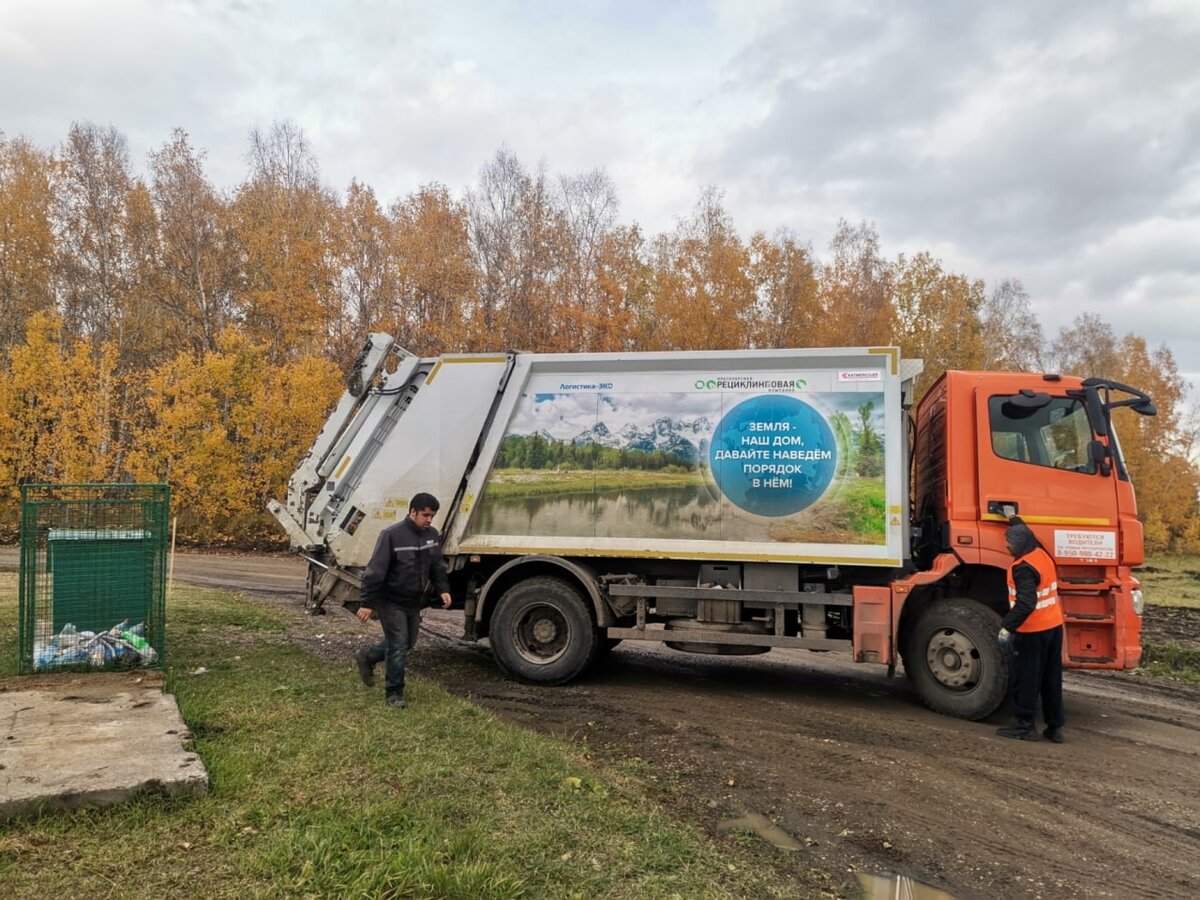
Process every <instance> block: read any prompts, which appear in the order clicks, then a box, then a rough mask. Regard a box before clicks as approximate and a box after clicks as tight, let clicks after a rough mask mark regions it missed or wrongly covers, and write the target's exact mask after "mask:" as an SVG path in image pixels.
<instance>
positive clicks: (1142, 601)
mask: <svg viewBox="0 0 1200 900" xmlns="http://www.w3.org/2000/svg"><path fill="white" fill-rule="evenodd" d="M1129 596H1130V597H1132V598H1133V611H1134V612H1135V613H1137V614H1138V615H1139V616H1140V615H1141V614H1142V610H1144V609H1145V608H1146V598H1145V597H1143V596H1142V591H1141V589H1140V588H1136V589H1134V590H1132V591H1130V592H1129Z"/></svg>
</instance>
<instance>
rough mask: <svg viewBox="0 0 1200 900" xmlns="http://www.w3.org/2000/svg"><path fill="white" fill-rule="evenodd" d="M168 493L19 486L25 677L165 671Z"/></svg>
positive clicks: (164, 489)
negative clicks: (48, 673) (56, 672)
mask: <svg viewBox="0 0 1200 900" xmlns="http://www.w3.org/2000/svg"><path fill="white" fill-rule="evenodd" d="M170 506H171V491H170V488H169V487H168V486H167V485H165V484H26V485H22V486H21V565H20V576H19V588H18V590H19V593H20V612H19V618H18V630H19V632H20V639H19V640H20V647H19V652H20V671H21V672H22V673H30V672H35V671H36V672H43V671H54V670H64V669H66V670H90V669H113V668H162V666H163V664H164V661H165V659H166V612H165V607H166V591H167V545H168V522H169V519H170Z"/></svg>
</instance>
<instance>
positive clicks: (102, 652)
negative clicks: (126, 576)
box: [33, 619, 158, 669]
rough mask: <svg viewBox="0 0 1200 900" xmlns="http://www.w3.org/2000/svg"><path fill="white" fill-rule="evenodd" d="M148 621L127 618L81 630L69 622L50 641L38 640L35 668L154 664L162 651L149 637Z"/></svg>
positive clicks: (34, 651)
mask: <svg viewBox="0 0 1200 900" xmlns="http://www.w3.org/2000/svg"><path fill="white" fill-rule="evenodd" d="M145 632H146V623H145V622H138V623H137V624H136V625H134V626H133V627H129V620H128V619H126V620H124V621H122V622H120V623H118V624H116V625H114V626H113V627H112V628H110V629H108V630H107V631H101V632H94V631H78V630H76V628H75V626H74V625H72V624H70V623H67V624H66V625H64V626H63V629H62V631H60V632H59V633H58V634H56V635H54V636H53V637H51V638H50V639H49V640H48V641H37V642H36V643H35V645H34V649H33V667H34V669H58V668H67V667H85V666H86V667H90V668H94V669H101V668H136V667H138V666H152V665H154V664H155V663H156V662H157V661H158V653H157V652H156V651H155V649H154V648H153V647H151V646H150V644H149V642H148V641H147V640H146V638H145Z"/></svg>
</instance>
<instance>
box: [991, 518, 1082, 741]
mask: <svg viewBox="0 0 1200 900" xmlns="http://www.w3.org/2000/svg"><path fill="white" fill-rule="evenodd" d="M1009 521H1010V524H1009V526H1008V530H1007V531H1006V532H1005V533H1004V539H1005V541H1006V543H1007V544H1008V552H1009V553H1011V554H1012V557H1013V562H1012V565H1011V566H1009V569H1008V602H1009V607H1010V608H1009V610H1008V615H1006V616H1005V617H1004V619H1003V620H1001V622H1000V634H999V640H1000V643H1001V644H1002V645H1007V644H1009V643H1011V644H1012V650H1013V707H1014V711H1015V712H1016V716H1017V721H1016V723H1014V724H1012V725H1008V726H1006V727H1004V728H1000V729H997V733H998V734H999V735H1000V736H1001V737H1006V738H1017V739H1018V740H1023V741H1036V740H1038V733H1037V728H1036V727H1035V725H1034V719H1035V718H1036V717H1037V706H1038V696H1039V695H1040V696H1041V700H1042V715H1043V717H1044V718H1045V720H1046V730H1045V732H1044V734H1045V736H1046V738H1047V739H1048V740H1051V741H1054V743H1056V744H1061V743H1062V740H1063V736H1062V727H1063V724H1064V723H1065V722H1066V717H1065V716H1064V714H1063V699H1062V671H1063V670H1062V643H1063V612H1062V604H1061V603H1060V602H1059V600H1058V573H1057V571H1056V570H1055V567H1054V559H1053V558H1052V557H1051V556H1050V554H1049V553H1047V552H1046V551H1045V549H1043V548H1042V546H1041V544H1039V543H1038V541H1037V538H1036V537H1034V536H1033V532H1032V531H1030V530H1029V526H1028V525H1026V524H1025V523H1024V522H1023V521H1021V520H1020V519H1019V518H1017V517H1016V516H1013V517H1012V519H1010V520H1009Z"/></svg>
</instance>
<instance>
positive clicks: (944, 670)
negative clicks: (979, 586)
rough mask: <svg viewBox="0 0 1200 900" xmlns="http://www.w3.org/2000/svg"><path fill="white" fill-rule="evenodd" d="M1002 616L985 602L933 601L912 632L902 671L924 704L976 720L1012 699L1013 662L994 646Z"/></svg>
mask: <svg viewBox="0 0 1200 900" xmlns="http://www.w3.org/2000/svg"><path fill="white" fill-rule="evenodd" d="M999 630H1000V617H999V616H998V615H996V613H995V612H993V611H992V610H990V609H988V607H986V606H984V605H983V604H982V603H979V602H977V601H975V600H968V599H966V598H964V597H951V598H948V599H946V600H943V601H940V602H938V603H931V604H930V605H929V606H928V607H926V608H925V610H924V611H923V612H922V613H921V615H920V617H919V618H918V619H917V622H916V624H915V625H914V626H913V629H912V631H911V633H910V634H909V640H908V648H907V651H906V652H905V653H904V668H905V672H907V673H908V677H909V678H910V679H911V680H912V683H913V687H914V688H915V689H916V692H917V696H918V697H920V698H921V702H923V703H924V704H925V705H926V706H928V707H929V708H930V709H932V710H936V711H937V712H940V713H944V714H946V715H948V716H957V717H958V718H960V719H970V720H972V721H975V720H978V719H983V718H985V717H987V716H990V715H991V714H992V713H993V712H995V711H996V709H997V707H999V706H1000V704H1001V703H1003V702H1004V698H1005V697H1006V696H1007V695H1008V687H1009V682H1010V678H1011V673H1012V661H1011V658H1010V657H1009V655H1008V653H1006V652H1005V651H1003V650H1002V649H1001V648H1000V647H999V645H998V644H997V643H996V632H997V631H999Z"/></svg>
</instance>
